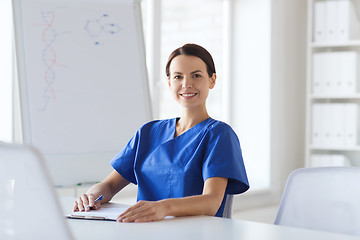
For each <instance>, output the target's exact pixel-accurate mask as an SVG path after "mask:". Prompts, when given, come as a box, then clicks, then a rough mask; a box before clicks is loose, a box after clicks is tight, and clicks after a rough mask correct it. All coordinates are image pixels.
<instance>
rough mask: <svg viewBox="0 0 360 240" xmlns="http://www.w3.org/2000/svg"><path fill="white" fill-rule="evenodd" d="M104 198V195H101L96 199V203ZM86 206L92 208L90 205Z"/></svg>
mask: <svg viewBox="0 0 360 240" xmlns="http://www.w3.org/2000/svg"><path fill="white" fill-rule="evenodd" d="M103 198H104V196H103V195H100V196H99V197H98V198H97V199H95V201H94V203H97V202H98V201H101V200H102V199H103ZM86 208H90V206H89V205H88V206H87V207H86Z"/></svg>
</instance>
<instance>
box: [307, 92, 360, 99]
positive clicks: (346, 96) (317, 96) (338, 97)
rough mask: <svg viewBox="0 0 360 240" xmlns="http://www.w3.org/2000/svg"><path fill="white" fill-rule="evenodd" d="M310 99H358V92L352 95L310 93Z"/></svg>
mask: <svg viewBox="0 0 360 240" xmlns="http://www.w3.org/2000/svg"><path fill="white" fill-rule="evenodd" d="M310 97H311V99H345V100H357V99H360V93H355V94H352V95H338V96H335V95H311V96H310Z"/></svg>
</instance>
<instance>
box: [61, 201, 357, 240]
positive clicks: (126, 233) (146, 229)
mask: <svg viewBox="0 0 360 240" xmlns="http://www.w3.org/2000/svg"><path fill="white" fill-rule="evenodd" d="M62 204H63V207H64V209H66V210H67V212H69V211H68V210H69V209H71V207H72V204H73V202H72V201H68V200H66V201H64V200H62ZM67 222H68V224H69V226H70V229H71V231H72V233H73V235H74V237H75V239H86V240H90V239H107V240H109V239H131V240H137V239H141V240H145V239H146V240H148V239H154V240H155V239H156V240H162V239H164V240H165V239H166V240H169V239H171V240H177V239H179V240H180V239H181V240H192V239H194V240H201V239H204V240H212V239H217V240H220V239H221V240H222V239H225V240H231V239H249V240H257V239H259V240H264V239H266V240H272V239H273V240H282V239H284V240H289V239H291V240H297V239H298V240H305V239H306V240H311V239H316V240H321V239H324V240H353V239H359V238H356V237H352V236H347V235H340V234H332V233H326V232H320V231H312V230H305V229H298V228H290V227H283V226H276V225H272V224H264V223H256V222H248V221H241V220H233V219H224V218H218V217H208V216H195V217H178V218H170V219H165V220H162V221H158V222H150V223H118V222H112V221H98V220H77V219H68V220H67Z"/></svg>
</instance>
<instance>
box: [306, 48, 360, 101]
mask: <svg viewBox="0 0 360 240" xmlns="http://www.w3.org/2000/svg"><path fill="white" fill-rule="evenodd" d="M358 58H359V56H358V53H357V52H355V51H339V52H317V53H314V54H313V63H312V64H313V67H312V92H313V94H314V95H335V96H336V95H345V94H355V93H357V92H358V89H357V88H358V85H359V84H358V71H359V67H358Z"/></svg>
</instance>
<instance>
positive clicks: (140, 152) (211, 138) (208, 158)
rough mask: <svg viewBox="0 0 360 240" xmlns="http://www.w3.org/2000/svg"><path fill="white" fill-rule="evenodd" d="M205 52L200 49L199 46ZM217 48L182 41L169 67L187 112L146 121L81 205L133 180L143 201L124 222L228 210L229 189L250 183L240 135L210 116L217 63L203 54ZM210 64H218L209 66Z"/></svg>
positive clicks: (172, 84) (81, 207)
mask: <svg viewBox="0 0 360 240" xmlns="http://www.w3.org/2000/svg"><path fill="white" fill-rule="evenodd" d="M197 52H201V54H199V57H198V56H197V55H195V54H194V53H197ZM203 57H204V59H210V60H211V61H210V62H211V63H213V61H212V57H211V55H210V53H209V52H208V51H207V50H205V49H204V48H203V47H201V46H199V45H195V44H186V45H184V46H182V47H180V48H178V49H176V50H175V51H174V52H173V53H172V54H171V55H170V58H169V60H168V64H167V66H168V67H167V68H166V72H167V75H168V84H169V88H170V91H171V93H172V95H173V97H174V98H175V100H176V101H177V103H179V105H180V106H181V108H182V114H181V117H180V118H173V119H164V120H156V121H152V122H149V123H146V124H145V125H143V126H142V127H141V128H140V129H139V130H138V131H137V133H136V134H135V135H134V136H133V138H132V139H131V140H130V141H129V143H128V144H127V145H126V146H125V147H124V148H123V149H122V150H121V151H120V152H119V153H118V154H117V155H116V156H115V158H114V159H113V160H112V161H111V165H112V167H113V168H114V171H113V172H112V173H111V174H110V175H109V176H108V177H107V178H106V179H105V180H104V181H102V182H101V183H99V184H96V185H94V186H93V187H91V188H90V189H89V190H88V192H87V193H86V194H83V195H81V196H80V197H79V198H78V200H77V201H76V203H75V206H74V210H75V211H85V210H87V209H86V206H96V208H99V207H100V205H95V202H94V199H96V198H97V197H98V196H100V195H103V196H104V199H103V201H102V202H101V203H104V202H107V201H109V200H110V199H111V198H112V197H113V196H114V195H115V194H116V193H117V192H118V191H120V190H121V189H122V188H124V187H125V186H126V185H128V184H129V183H130V182H132V183H134V184H137V185H138V197H137V200H138V201H139V202H138V203H136V204H135V205H134V206H132V207H130V208H129V209H128V210H126V211H125V212H124V213H122V214H121V215H120V216H119V217H118V219H117V220H118V221H120V222H134V221H135V222H147V221H156V220H161V219H163V218H164V217H166V216H185V215H212V216H214V215H215V216H219V217H221V216H224V213H225V211H224V209H225V203H226V199H227V197H228V195H233V194H240V193H243V192H245V191H247V189H248V188H249V183H248V180H247V175H246V171H245V167H244V163H243V159H242V153H241V148H240V143H239V140H238V138H237V136H236V134H235V132H234V131H233V130H232V128H231V127H230V126H229V125H227V124H226V123H224V122H221V121H217V120H215V119H212V118H210V116H209V114H208V112H207V109H206V99H207V97H208V94H209V89H212V88H214V86H215V81H216V74H215V67H214V66H213V64H212V66H210V67H207V65H208V64H207V63H206V62H204V61H203V60H202V58H203ZM207 69H210V71H208V70H207Z"/></svg>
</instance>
